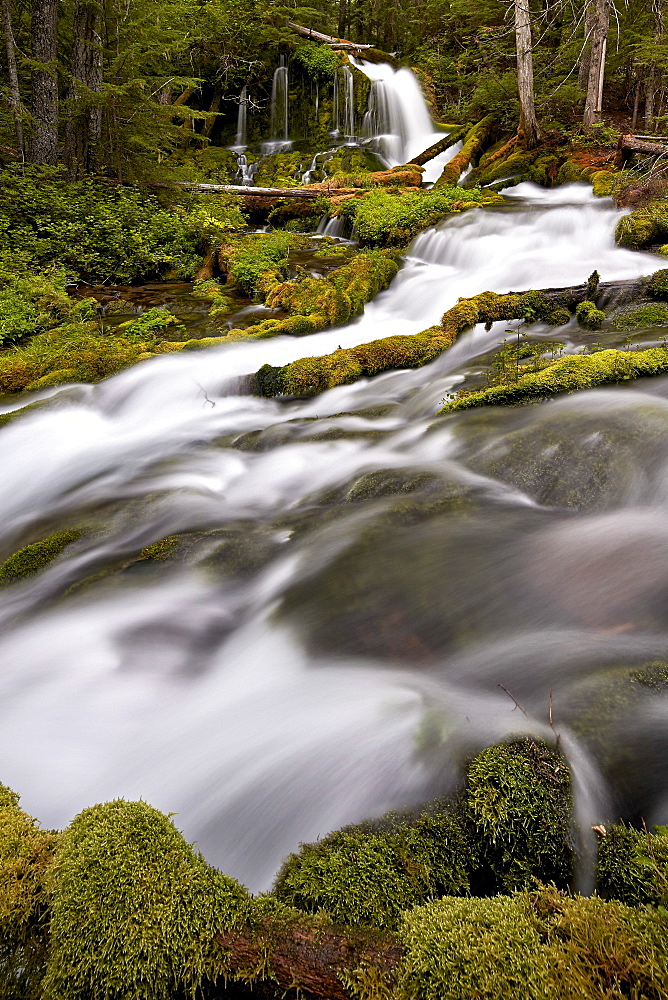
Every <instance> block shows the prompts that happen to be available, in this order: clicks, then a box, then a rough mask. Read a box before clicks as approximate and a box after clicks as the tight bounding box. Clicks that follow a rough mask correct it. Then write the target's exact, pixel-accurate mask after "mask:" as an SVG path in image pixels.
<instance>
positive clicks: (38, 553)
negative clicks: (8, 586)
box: [0, 528, 82, 584]
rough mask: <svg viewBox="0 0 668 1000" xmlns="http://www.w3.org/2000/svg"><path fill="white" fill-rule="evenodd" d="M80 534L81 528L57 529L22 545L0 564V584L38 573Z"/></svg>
mask: <svg viewBox="0 0 668 1000" xmlns="http://www.w3.org/2000/svg"><path fill="white" fill-rule="evenodd" d="M81 535H82V531H81V529H79V528H73V529H71V530H69V531H57V532H55V534H53V535H49V537H48V538H44V539H42V540H41V541H39V542H32V543H31V544H30V545H24V547H23V548H22V549H19V550H18V552H15V553H14V554H13V555H11V556H10V557H9V559H6V560H5V561H4V563H2V565H1V566H0V584H4V583H13V582H14V581H15V580H22V579H23V578H24V577H26V576H32V575H33V574H34V573H39V572H40V570H42V569H43V568H44V567H45V566H48V564H49V563H50V562H52V561H53V560H54V559H55V558H56V557H57V556H59V555H60V553H61V552H62V551H63V549H64V548H65V547H66V546H67V545H69V544H70V543H71V542H74V541H76V540H77V538H80V537H81Z"/></svg>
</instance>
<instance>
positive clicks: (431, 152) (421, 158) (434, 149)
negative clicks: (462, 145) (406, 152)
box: [408, 125, 471, 167]
mask: <svg viewBox="0 0 668 1000" xmlns="http://www.w3.org/2000/svg"><path fill="white" fill-rule="evenodd" d="M470 127H471V126H470V125H462V126H461V127H460V128H456V129H455V130H454V132H450V133H449V135H444V136H443V138H442V139H439V140H438V142H435V143H434V144H433V145H432V146H430V147H429V148H428V149H425V151H424V152H423V153H420V154H419V155H418V156H414V157H413V159H412V160H408V163H414V164H415V166H416V167H422V166H423V165H424V164H425V163H428V162H429V160H433V159H434V157H435V156H438V154H439V153H442V152H443V151H444V150H445V149H447V148H448V147H449V146H454V144H455V143H456V142H459V140H460V139H463V138H464V136H465V135H466V133H467V132H468V130H469V129H470Z"/></svg>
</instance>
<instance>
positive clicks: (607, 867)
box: [596, 825, 668, 906]
mask: <svg viewBox="0 0 668 1000" xmlns="http://www.w3.org/2000/svg"><path fill="white" fill-rule="evenodd" d="M596 888H597V891H598V893H599V894H600V895H601V896H603V897H605V898H606V899H618V900H620V902H622V903H627V904H628V905H629V906H644V905H646V904H648V903H652V904H655V905H657V904H663V905H664V906H665V905H666V904H668V828H667V827H662V828H659V830H658V832H657V833H650V832H649V831H648V830H633V829H631V828H630V827H627V826H623V825H619V826H613V827H611V828H610V829H609V830H608V831H607V833H606V835H605V836H604V837H601V840H600V843H599V851H598V865H597V880H596Z"/></svg>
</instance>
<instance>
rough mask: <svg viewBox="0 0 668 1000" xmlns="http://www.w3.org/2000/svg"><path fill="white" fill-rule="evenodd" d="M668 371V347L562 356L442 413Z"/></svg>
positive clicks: (533, 398) (530, 399)
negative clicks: (537, 369) (544, 366)
mask: <svg viewBox="0 0 668 1000" xmlns="http://www.w3.org/2000/svg"><path fill="white" fill-rule="evenodd" d="M666 371H668V349H666V348H663V347H652V348H649V349H648V350H647V351H637V352H633V351H632V352H625V351H612V350H609V351H597V352H596V353H594V354H589V355H581V354H571V355H567V356H566V357H564V358H559V359H558V360H557V361H555V362H554V363H553V364H551V365H548V366H547V368H544V369H543V370H542V371H540V372H532V373H530V374H527V375H521V376H520V377H519V378H518V380H517V382H515V383H514V384H511V385H503V386H493V387H492V388H490V389H482V390H481V391H480V392H474V393H471V394H470V395H468V396H464V397H463V398H461V399H455V400H453V401H452V402H450V403H447V404H446V405H445V406H444V407H442V409H441V410H439V413H452V412H453V411H454V410H465V409H470V408H471V407H475V406H497V405H501V406H508V405H514V404H517V403H531V402H535V401H536V400H539V399H545V398H546V397H548V396H554V395H557V394H559V393H562V392H576V391H578V390H580V389H590V388H593V387H594V386H597V385H606V384H610V383H616V382H623V381H626V380H627V379H632V378H641V377H643V376H648V375H661V374H663V373H664V372H666Z"/></svg>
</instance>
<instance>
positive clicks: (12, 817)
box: [0, 784, 57, 1000]
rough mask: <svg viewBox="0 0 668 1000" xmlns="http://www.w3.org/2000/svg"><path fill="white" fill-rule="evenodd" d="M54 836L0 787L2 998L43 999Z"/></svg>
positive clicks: (0, 972) (13, 796) (13, 794)
mask: <svg viewBox="0 0 668 1000" xmlns="http://www.w3.org/2000/svg"><path fill="white" fill-rule="evenodd" d="M56 842H57V837H56V835H55V834H52V833H49V832H47V831H44V830H41V829H40V828H39V826H38V825H37V823H36V822H35V820H33V819H32V817H30V816H28V814H27V813H25V812H24V811H23V810H22V809H21V808H19V797H18V795H16V794H15V793H14V792H12V791H11V789H9V788H7V787H6V786H5V785H2V784H0V998H1V1000H18V998H19V997H20V998H21V1000H41V998H42V989H41V983H42V978H43V976H44V970H45V966H46V956H47V949H48V930H49V906H48V900H47V896H46V893H45V890H44V879H45V875H46V872H47V870H48V868H49V865H50V864H51V862H52V860H53V853H54V849H55V845H56Z"/></svg>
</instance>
